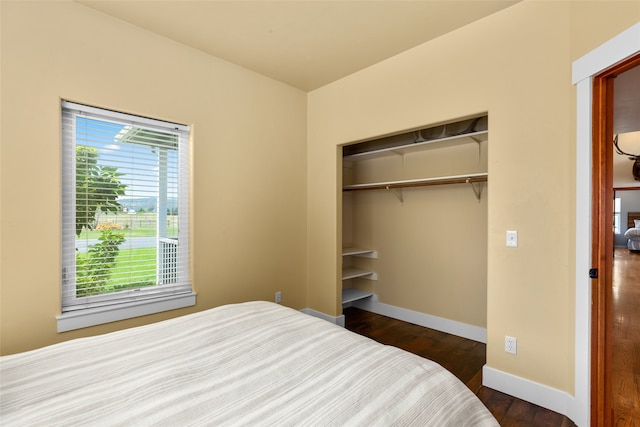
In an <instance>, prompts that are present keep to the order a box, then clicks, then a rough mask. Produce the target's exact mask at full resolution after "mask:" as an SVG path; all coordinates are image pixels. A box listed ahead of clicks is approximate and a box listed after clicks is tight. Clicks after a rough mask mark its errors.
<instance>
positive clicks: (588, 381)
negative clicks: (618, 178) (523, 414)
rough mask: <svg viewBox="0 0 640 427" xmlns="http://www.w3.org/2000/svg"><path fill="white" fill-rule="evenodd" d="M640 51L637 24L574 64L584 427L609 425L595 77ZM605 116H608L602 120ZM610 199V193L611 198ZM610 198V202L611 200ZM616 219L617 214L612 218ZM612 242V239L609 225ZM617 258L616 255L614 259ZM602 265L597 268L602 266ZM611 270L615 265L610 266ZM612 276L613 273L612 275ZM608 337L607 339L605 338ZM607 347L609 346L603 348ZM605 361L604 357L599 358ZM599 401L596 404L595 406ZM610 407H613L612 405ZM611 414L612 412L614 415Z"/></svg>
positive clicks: (576, 405)
mask: <svg viewBox="0 0 640 427" xmlns="http://www.w3.org/2000/svg"><path fill="white" fill-rule="evenodd" d="M639 53H640V23H637V24H635V25H633V26H631V27H630V28H628V29H627V30H625V31H623V32H622V33H620V34H618V35H617V36H615V37H614V38H612V39H611V40H609V41H607V42H605V43H603V44H602V45H600V46H599V47H597V48H596V49H594V50H592V51H591V52H589V53H587V54H586V55H584V56H582V57H581V58H579V59H577V60H576V61H574V62H573V65H572V83H573V84H574V85H575V86H576V244H575V250H576V258H575V259H576V273H575V274H576V279H575V299H576V305H575V312H576V315H575V325H576V332H575V395H574V399H573V405H572V407H571V409H570V411H569V412H570V413H571V418H572V420H574V422H576V424H578V425H584V426H587V425H605V424H604V420H605V419H608V420H609V421H608V422H610V416H609V417H605V410H604V402H605V401H606V399H604V398H600V399H598V398H596V396H603V395H604V390H605V387H604V378H605V376H604V374H603V372H604V368H603V367H604V366H605V364H604V363H603V359H604V358H603V354H604V351H603V352H601V354H593V353H592V350H593V348H594V347H595V346H594V345H592V344H594V341H595V342H598V341H596V338H595V337H596V335H597V334H598V333H602V331H603V330H604V329H603V328H601V326H602V322H601V319H603V317H594V318H593V319H592V306H593V304H596V302H598V301H592V294H593V293H594V291H596V290H598V289H599V287H598V284H599V283H600V281H601V280H599V279H590V278H589V275H588V272H589V269H590V268H591V267H592V266H594V265H593V264H592V242H596V241H601V240H600V236H599V235H597V234H593V230H592V223H595V222H598V221H601V220H598V221H595V218H594V211H595V209H592V208H595V206H596V205H597V203H596V201H598V200H606V199H605V197H604V196H603V195H602V194H601V193H600V192H598V191H597V189H593V188H592V182H593V181H594V180H592V177H594V176H595V172H594V171H593V170H592V165H593V158H594V157H595V154H596V153H592V149H593V140H594V136H596V133H595V128H596V126H595V125H596V124H597V123H596V122H597V121H598V120H595V121H594V118H595V117H596V115H594V108H593V106H594V104H595V100H596V98H597V97H598V96H599V94H598V92H597V91H596V90H595V87H594V79H595V76H597V75H599V74H600V73H602V72H603V71H605V70H608V69H609V68H611V67H613V66H616V64H620V63H622V62H623V61H625V60H627V59H628V58H631V57H633V56H634V55H638V54H639ZM598 117H604V116H598ZM605 196H606V195H605ZM609 200H610V199H609ZM610 216H612V214H610ZM608 230H609V233H607V235H608V236H609V237H608V238H609V239H610V240H612V237H611V233H610V230H611V225H609V228H608ZM610 257H611V255H610ZM596 266H597V265H596ZM609 270H611V264H609ZM609 273H610V271H609ZM602 336H604V335H602ZM603 339H604V338H603ZM601 348H602V349H605V348H607V347H606V346H602V347H601ZM598 357H599V358H598ZM592 400H593V402H592ZM609 406H610V405H609ZM609 415H610V412H609Z"/></svg>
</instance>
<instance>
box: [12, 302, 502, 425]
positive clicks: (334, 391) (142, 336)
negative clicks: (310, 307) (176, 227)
mask: <svg viewBox="0 0 640 427" xmlns="http://www.w3.org/2000/svg"><path fill="white" fill-rule="evenodd" d="M0 381H1V388H0V408H1V411H0V424H1V425H3V426H16V425H19V426H55V425H60V426H62V425H64V426H72V425H87V426H97V425H123V426H124V425H126V426H137V425H140V426H146V425H159V426H190V425H194V426H195V425H197V426H200V425H213V426H236V425H249V426H291V425H306V426H376V425H378V426H389V425H402V426H404V425H415V426H439V427H441V426H497V425H498V423H497V422H496V421H495V419H494V418H493V417H492V416H491V414H490V413H489V411H488V410H487V409H486V408H485V407H484V406H483V405H482V403H481V402H480V401H479V400H478V399H477V398H476V396H475V395H474V394H473V393H471V392H470V391H469V390H468V389H467V388H466V387H465V386H464V385H463V384H462V383H461V382H460V381H459V380H458V379H457V378H455V377H454V376H453V375H452V374H450V373H449V372H448V371H446V370H444V369H443V368H442V367H440V366H439V365H437V364H436V363H434V362H431V361H429V360H426V359H423V358H421V357H418V356H415V355H413V354H410V353H407V352H405V351H403V350H400V349H397V348H394V347H390V346H384V345H381V344H378V343H376V342H374V341H372V340H370V339H368V338H365V337H362V336H359V335H356V334H354V333H351V332H349V331H347V330H345V329H343V328H340V327H338V326H335V325H332V324H330V323H329V322H326V321H324V320H320V319H317V318H314V317H311V316H308V315H306V314H302V313H300V312H298V311H295V310H293V309H289V308H286V307H282V306H280V305H277V304H273V303H268V302H249V303H243V304H233V305H227V306H222V307H217V308H214V309H211V310H207V311H203V312H199V313H195V314H192V315H187V316H183V317H179V318H175V319H171V320H167V321H164V322H159V323H155V324H151V325H146V326H142V327H138V328H132V329H128V330H123V331H119V332H114V333H110V334H106V335H101V336H96V337H90V338H82V339H76V340H72V341H68V342H64V343H60V344H56V345H53V346H49V347H45V348H41V349H38V350H34V351H30V352H25V353H21V354H16V355H9V356H4V357H2V358H0Z"/></svg>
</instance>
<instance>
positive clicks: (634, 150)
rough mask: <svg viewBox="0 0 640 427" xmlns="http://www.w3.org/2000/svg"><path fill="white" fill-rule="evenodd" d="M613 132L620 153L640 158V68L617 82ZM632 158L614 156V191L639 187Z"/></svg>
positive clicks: (614, 94) (627, 73) (615, 84)
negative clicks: (615, 189)
mask: <svg viewBox="0 0 640 427" xmlns="http://www.w3.org/2000/svg"><path fill="white" fill-rule="evenodd" d="M613 131H614V133H615V134H620V137H619V146H620V149H621V150H622V151H624V152H626V153H629V154H636V155H640V67H635V68H632V69H630V70H628V71H625V72H624V73H622V74H620V75H618V76H617V77H616V78H615V80H614V81H613ZM633 163H634V162H633V161H631V160H629V156H626V155H620V154H617V153H615V151H614V156H613V185H614V187H637V186H639V185H640V182H638V181H635V180H634V178H633V174H632V173H631V168H632V167H633Z"/></svg>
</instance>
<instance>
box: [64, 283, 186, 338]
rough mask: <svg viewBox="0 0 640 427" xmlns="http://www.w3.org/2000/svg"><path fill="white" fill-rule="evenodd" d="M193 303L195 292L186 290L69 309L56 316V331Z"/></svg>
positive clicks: (113, 320) (129, 317)
mask: <svg viewBox="0 0 640 427" xmlns="http://www.w3.org/2000/svg"><path fill="white" fill-rule="evenodd" d="M194 305H196V293H195V292H188V293H184V294H177V295H168V296H163V297H159V298H154V299H150V300H144V301H133V302H127V303H122V304H116V305H110V306H104V307H96V308H87V309H84V310H77V311H69V312H66V313H62V314H61V315H59V316H56V320H57V322H58V332H67V331H73V330H75V329H81V328H86V327H89V326H95V325H102V324H104V323H110V322H115V321H118V320H124V319H131V318H133V317H138V316H145V315H147V314H154V313H160V312H163V311H169V310H175V309H178V308H184V307H191V306H194Z"/></svg>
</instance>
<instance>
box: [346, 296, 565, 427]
mask: <svg viewBox="0 0 640 427" xmlns="http://www.w3.org/2000/svg"><path fill="white" fill-rule="evenodd" d="M344 314H345V318H346V327H347V329H349V330H351V331H353V332H356V333H358V334H361V335H364V336H367V337H369V338H372V339H374V340H376V341H378V342H381V343H383V344H388V345H393V346H395V347H399V348H402V349H404V350H406V351H409V352H411V353H414V354H417V355H419V356H422V357H425V358H427V359H431V360H433V361H436V362H438V363H439V364H440V365H442V366H443V367H445V368H446V369H448V370H449V371H451V372H452V373H453V374H454V375H455V376H456V377H458V378H459V379H460V380H461V381H462V382H463V383H465V384H466V385H467V387H469V389H471V391H473V392H474V393H475V394H476V395H477V396H478V398H480V400H481V401H482V402H483V403H484V404H485V405H486V406H487V408H489V410H490V411H491V413H492V414H493V416H494V417H496V419H497V420H498V422H499V423H500V425H501V426H505V427H510V426H523V427H524V426H527V427H531V426H536V427H537V426H549V427H555V426H558V427H568V426H575V424H574V423H573V422H572V421H571V420H569V419H568V418H567V417H565V416H563V415H560V414H558V413H556V412H553V411H549V410H548V409H545V408H542V407H540V406H536V405H533V404H531V403H528V402H525V401H523V400H520V399H516V398H515V397H512V396H509V395H506V394H504V393H500V392H498V391H495V390H492V389H490V388H488V387H483V386H482V366H483V365H484V364H485V362H486V345H485V344H482V343H479V342H476V341H472V340H468V339H465V338H460V337H457V336H455V335H450V334H446V333H444V332H439V331H435V330H433V329H428V328H424V327H422V326H417V325H413V324H411V323H406V322H403V321H400V320H396V319H392V318H389V317H385V316H381V315H378V314H375V313H371V312H368V311H364V310H360V309H357V308H353V307H350V308H346V309H345V310H344Z"/></svg>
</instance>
